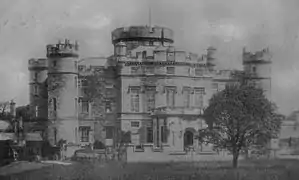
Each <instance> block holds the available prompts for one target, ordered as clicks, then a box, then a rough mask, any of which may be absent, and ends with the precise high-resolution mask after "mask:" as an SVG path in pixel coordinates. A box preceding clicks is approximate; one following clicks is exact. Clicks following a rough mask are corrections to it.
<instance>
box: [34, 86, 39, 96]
mask: <svg viewBox="0 0 299 180" xmlns="http://www.w3.org/2000/svg"><path fill="white" fill-rule="evenodd" d="M34 94H35V95H38V86H37V85H34Z"/></svg>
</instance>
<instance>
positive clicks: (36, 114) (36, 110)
mask: <svg viewBox="0 0 299 180" xmlns="http://www.w3.org/2000/svg"><path fill="white" fill-rule="evenodd" d="M35 117H38V106H35Z"/></svg>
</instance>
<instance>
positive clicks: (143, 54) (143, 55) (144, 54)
mask: <svg viewBox="0 0 299 180" xmlns="http://www.w3.org/2000/svg"><path fill="white" fill-rule="evenodd" d="M142 58H143V59H145V58H146V51H143V52H142Z"/></svg>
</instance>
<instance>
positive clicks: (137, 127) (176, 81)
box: [29, 26, 271, 151]
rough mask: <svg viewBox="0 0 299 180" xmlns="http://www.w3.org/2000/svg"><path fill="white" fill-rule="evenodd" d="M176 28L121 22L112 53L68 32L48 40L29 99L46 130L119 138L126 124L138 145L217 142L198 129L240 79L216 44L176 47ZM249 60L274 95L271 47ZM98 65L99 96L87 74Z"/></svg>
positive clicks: (53, 139) (69, 136) (88, 139)
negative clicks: (85, 52)
mask: <svg viewBox="0 0 299 180" xmlns="http://www.w3.org/2000/svg"><path fill="white" fill-rule="evenodd" d="M173 34H174V33H173V31H172V30H171V29H169V28H165V27H158V26H154V27H149V26H131V27H123V28H117V29H115V30H114V31H112V44H113V45H114V54H113V55H112V56H109V57H107V58H105V57H90V58H84V59H80V57H79V45H78V43H77V42H70V41H69V40H65V41H64V42H58V43H57V44H54V45H47V58H43V59H30V60H29V71H30V77H31V78H30V82H29V86H30V106H31V108H32V109H33V110H34V111H35V112H36V113H35V115H36V117H40V118H47V119H48V124H47V129H46V131H45V132H44V134H43V135H44V136H45V137H47V138H48V140H49V141H50V143H51V144H53V145H55V144H57V142H58V141H59V140H60V139H63V140H66V141H67V142H69V143H75V144H81V145H84V144H89V143H93V142H94V141H96V140H98V141H101V142H103V143H104V144H105V145H106V146H114V145H115V144H116V143H117V142H116V140H117V138H119V136H120V134H119V132H120V131H124V132H128V131H130V132H131V143H132V145H133V146H134V147H135V149H136V150H138V149H140V148H141V149H142V146H140V145H143V146H146V145H148V146H152V147H153V149H157V150H159V149H164V150H167V149H168V150H169V151H183V150H184V148H186V147H190V146H191V147H193V148H195V149H196V150H198V151H206V150H207V151H208V150H210V149H211V147H210V146H209V145H203V144H199V143H198V142H197V140H196V139H195V138H194V137H195V135H196V133H197V132H198V130H199V129H201V128H204V127H205V126H206V124H205V123H204V120H203V118H202V113H203V110H204V108H205V107H207V106H208V101H209V99H210V98H211V96H212V95H213V94H214V93H216V92H217V91H221V90H222V89H224V88H225V84H227V83H229V82H231V81H233V78H232V76H231V74H232V72H233V71H231V70H215V64H216V63H215V62H216V61H217V60H218V59H216V53H217V51H216V49H215V48H213V47H209V48H208V49H207V51H206V53H205V54H204V55H202V56H198V55H197V54H194V53H188V52H186V51H183V50H179V49H177V48H175V47H174V46H173V45H172V44H173V43H174V37H173ZM243 67H244V71H245V72H246V73H247V74H250V77H251V78H250V80H251V82H252V83H254V84H256V85H257V86H259V87H261V88H263V89H264V90H265V94H266V96H267V97H268V98H271V96H270V94H271V54H270V52H269V50H268V49H263V50H261V51H258V52H256V53H251V52H247V51H246V50H245V49H244V50H243ZM95 72H97V74H100V76H99V80H100V81H101V82H102V84H103V86H101V87H99V88H101V90H102V91H101V92H102V93H103V97H104V98H102V100H101V102H99V103H96V97H94V98H93V99H90V98H88V97H86V87H88V83H87V82H86V77H88V76H92V75H93V74H94V73H95ZM161 147H163V148H161Z"/></svg>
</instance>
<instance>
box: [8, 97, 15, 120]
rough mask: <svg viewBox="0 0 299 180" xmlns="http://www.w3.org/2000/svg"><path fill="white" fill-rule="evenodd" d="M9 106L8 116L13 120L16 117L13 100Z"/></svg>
mask: <svg viewBox="0 0 299 180" xmlns="http://www.w3.org/2000/svg"><path fill="white" fill-rule="evenodd" d="M9 105H10V115H11V116H12V117H14V118H15V117H16V103H15V102H14V101H13V100H11V102H10V104H9Z"/></svg>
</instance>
